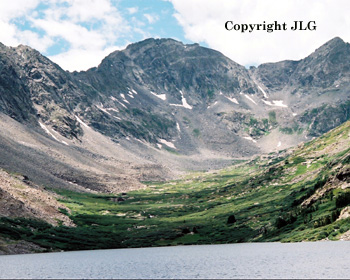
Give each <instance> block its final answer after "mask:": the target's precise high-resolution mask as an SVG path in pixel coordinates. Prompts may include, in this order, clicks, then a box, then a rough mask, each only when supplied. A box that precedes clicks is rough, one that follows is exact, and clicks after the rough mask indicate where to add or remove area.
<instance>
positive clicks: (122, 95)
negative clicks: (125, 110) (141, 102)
mask: <svg viewBox="0 0 350 280" xmlns="http://www.w3.org/2000/svg"><path fill="white" fill-rule="evenodd" d="M120 96H121V97H122V98H123V101H124V102H126V103H128V104H130V103H129V101H128V100H126V98H125V95H124V94H123V93H121V94H120Z"/></svg>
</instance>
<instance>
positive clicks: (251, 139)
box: [243, 136, 256, 143]
mask: <svg viewBox="0 0 350 280" xmlns="http://www.w3.org/2000/svg"><path fill="white" fill-rule="evenodd" d="M243 138H244V139H247V140H249V141H252V142H254V143H256V140H254V139H253V138H252V137H250V136H245V137H243Z"/></svg>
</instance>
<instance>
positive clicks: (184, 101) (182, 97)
mask: <svg viewBox="0 0 350 280" xmlns="http://www.w3.org/2000/svg"><path fill="white" fill-rule="evenodd" d="M180 93H181V101H182V105H180V104H169V105H170V106H176V107H184V108H186V109H190V110H192V106H191V105H189V104H188V103H187V100H186V98H185V97H184V94H183V92H182V91H181V90H180Z"/></svg>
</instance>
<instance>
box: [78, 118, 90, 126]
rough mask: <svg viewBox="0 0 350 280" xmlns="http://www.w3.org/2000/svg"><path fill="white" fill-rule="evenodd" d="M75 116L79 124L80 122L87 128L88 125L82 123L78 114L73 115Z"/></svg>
mask: <svg viewBox="0 0 350 280" xmlns="http://www.w3.org/2000/svg"><path fill="white" fill-rule="evenodd" d="M75 118H76V119H77V121H78V122H79V123H80V124H82V125H83V126H85V127H86V128H89V126H88V125H87V124H86V123H84V122H83V121H82V120H81V119H80V118H79V117H78V116H75Z"/></svg>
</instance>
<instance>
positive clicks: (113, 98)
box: [110, 96, 118, 101]
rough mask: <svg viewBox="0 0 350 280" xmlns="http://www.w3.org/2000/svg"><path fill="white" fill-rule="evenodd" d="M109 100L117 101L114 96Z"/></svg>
mask: <svg viewBox="0 0 350 280" xmlns="http://www.w3.org/2000/svg"><path fill="white" fill-rule="evenodd" d="M110 99H112V100H113V101H118V100H117V99H116V98H115V97H114V96H111V97H110Z"/></svg>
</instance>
